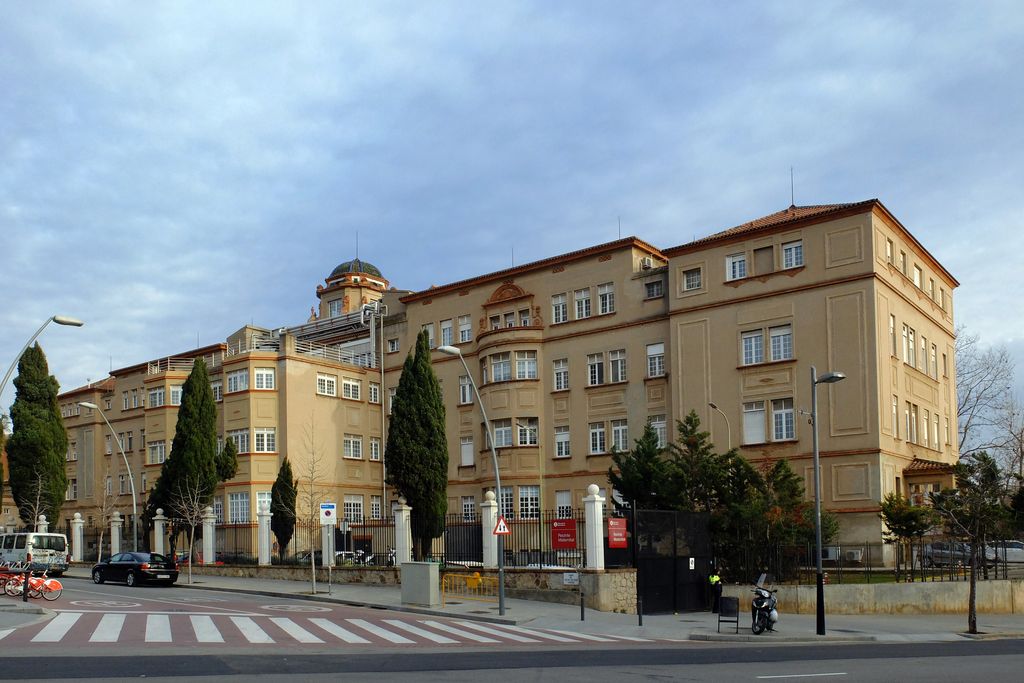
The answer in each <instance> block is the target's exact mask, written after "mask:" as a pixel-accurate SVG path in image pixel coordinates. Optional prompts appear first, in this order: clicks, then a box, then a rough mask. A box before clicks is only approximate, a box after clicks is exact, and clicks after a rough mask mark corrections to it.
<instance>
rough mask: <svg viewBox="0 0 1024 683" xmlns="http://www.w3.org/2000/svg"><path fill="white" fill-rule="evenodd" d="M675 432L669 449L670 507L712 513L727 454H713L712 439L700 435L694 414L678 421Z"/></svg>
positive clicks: (714, 508)
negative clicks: (671, 498) (671, 491)
mask: <svg viewBox="0 0 1024 683" xmlns="http://www.w3.org/2000/svg"><path fill="white" fill-rule="evenodd" d="M676 430H677V438H676V441H675V443H673V444H671V445H670V446H669V449H670V451H671V453H672V459H671V466H670V470H669V476H670V478H671V480H672V487H673V489H674V490H673V503H674V505H673V507H674V508H675V509H679V510H688V511H691V512H714V511H715V510H716V509H718V507H719V501H720V500H721V493H722V489H723V488H724V486H725V477H726V464H727V462H728V458H729V454H726V455H724V456H723V455H719V454H718V453H715V451H714V447H713V445H712V443H711V439H710V437H711V435H710V434H709V433H708V432H702V431H700V418H699V417H697V412H696V411H694V410H691V411H690V413H689V414H688V415H687V416H686V417H685V418H683V419H682V420H678V421H677V423H676Z"/></svg>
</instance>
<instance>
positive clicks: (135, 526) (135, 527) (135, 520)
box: [78, 401, 139, 552]
mask: <svg viewBox="0 0 1024 683" xmlns="http://www.w3.org/2000/svg"><path fill="white" fill-rule="evenodd" d="M78 405H80V406H82V407H83V408H91V409H92V410H95V411H97V412H98V413H99V414H100V417H102V418H103V421H104V422H106V423H107V429H109V430H110V437H111V438H112V439H114V441H116V442H117V450H119V451H121V457H122V458H123V459H124V466H125V469H127V470H128V483H129V484H131V486H132V536H133V537H134V538H135V552H139V508H138V500H137V499H136V498H135V475H133V474H132V466H131V465H129V464H128V456H127V455H125V454H124V447H122V446H121V439H119V438H117V434H115V433H114V428H113V427H111V426H110V420H108V419H107V416H106V415H104V414H103V411H102V410H100V407H99V406H98V405H96V404H95V403H89V402H88V401H79V402H78Z"/></svg>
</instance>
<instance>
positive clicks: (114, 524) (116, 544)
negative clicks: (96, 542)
mask: <svg viewBox="0 0 1024 683" xmlns="http://www.w3.org/2000/svg"><path fill="white" fill-rule="evenodd" d="M123 524H124V520H123V519H121V513H120V512H118V511H117V510H114V514H113V515H112V516H111V517H110V556H111V557H113V556H114V555H117V554H118V553H119V552H121V526H122V525H123Z"/></svg>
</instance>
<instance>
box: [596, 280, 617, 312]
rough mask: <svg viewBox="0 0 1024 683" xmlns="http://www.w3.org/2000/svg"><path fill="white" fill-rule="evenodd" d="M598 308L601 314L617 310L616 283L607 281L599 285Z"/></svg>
mask: <svg viewBox="0 0 1024 683" xmlns="http://www.w3.org/2000/svg"><path fill="white" fill-rule="evenodd" d="M597 310H598V311H599V312H600V313H601V315H605V314H607V313H614V312H615V284H614V283H612V282H606V283H604V284H603V285H598V286H597Z"/></svg>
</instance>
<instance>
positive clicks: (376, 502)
mask: <svg viewBox="0 0 1024 683" xmlns="http://www.w3.org/2000/svg"><path fill="white" fill-rule="evenodd" d="M383 510H384V503H383V499H382V498H381V497H380V496H370V519H380V515H381V512H383Z"/></svg>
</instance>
